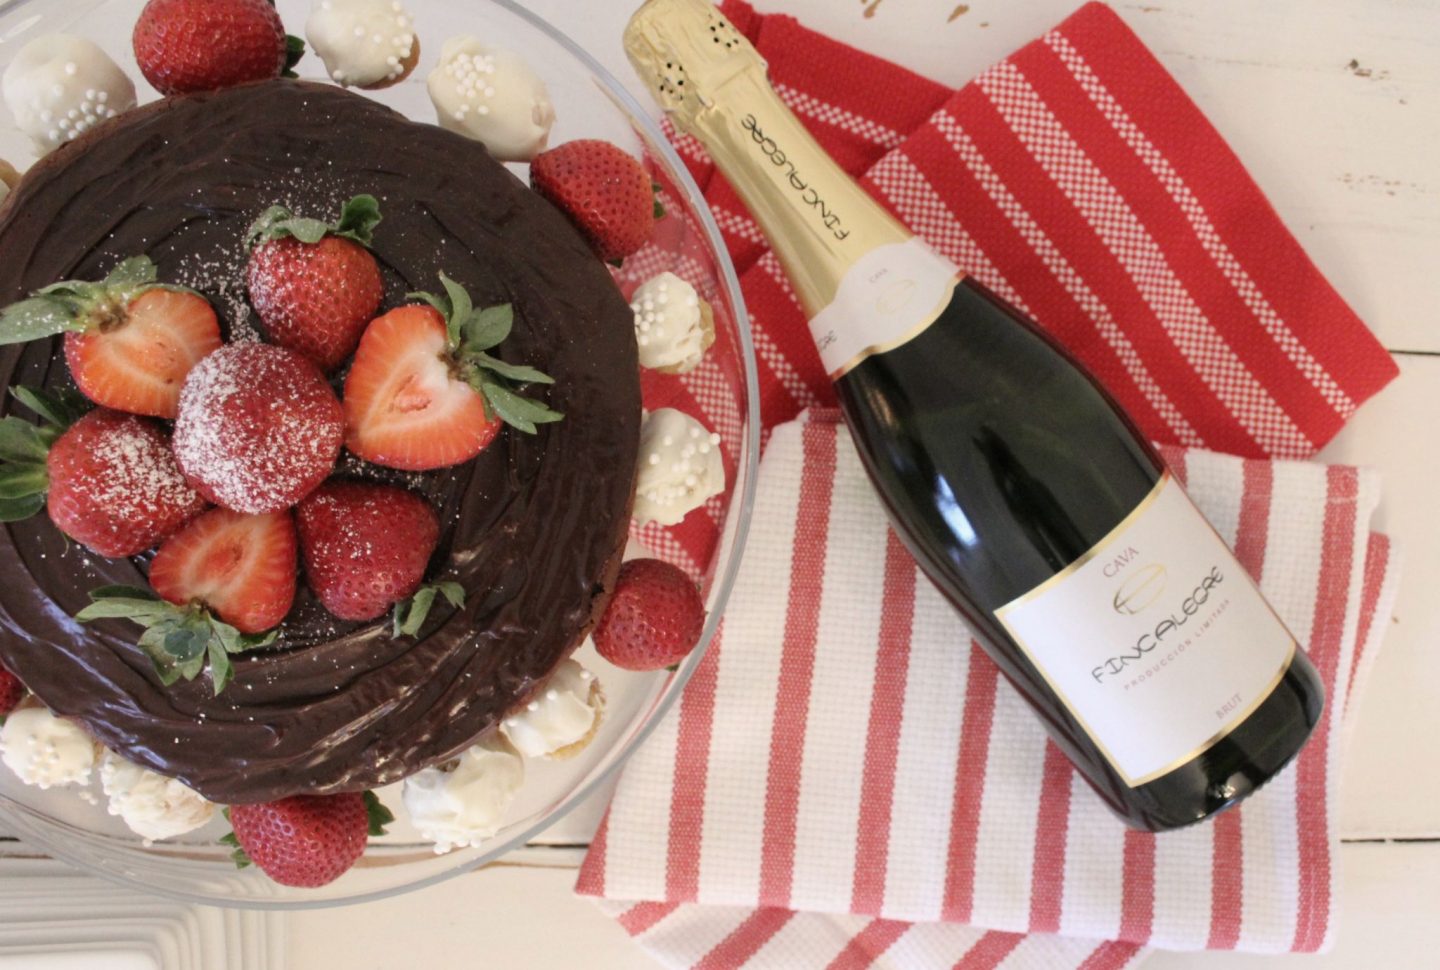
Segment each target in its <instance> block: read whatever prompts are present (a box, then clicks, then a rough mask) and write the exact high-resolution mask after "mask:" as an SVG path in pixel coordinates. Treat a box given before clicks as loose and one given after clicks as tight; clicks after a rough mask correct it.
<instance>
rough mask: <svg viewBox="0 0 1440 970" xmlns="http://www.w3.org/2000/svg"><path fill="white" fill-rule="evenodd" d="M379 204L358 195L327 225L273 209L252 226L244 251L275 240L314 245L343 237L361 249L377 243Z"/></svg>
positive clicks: (269, 209) (276, 208)
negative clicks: (293, 240)
mask: <svg viewBox="0 0 1440 970" xmlns="http://www.w3.org/2000/svg"><path fill="white" fill-rule="evenodd" d="M380 220H381V215H380V202H379V200H377V199H376V198H375V196H373V195H357V196H355V197H354V198H353V199H351V200H350V201H349V202H346V203H345V205H344V207H343V208H341V210H340V218H339V219H337V220H336V221H335V222H333V223H330V222H324V221H322V220H320V219H310V218H307V217H305V216H297V215H295V214H294V213H293V212H291V211H290V210H289V209H287V208H285V207H284V206H283V205H272V206H271V207H270V208H268V209H266V210H265V211H264V212H262V213H260V217H259V218H258V219H256V220H255V221H254V222H253V223H251V224H250V231H249V232H247V233H246V234H245V248H246V249H253V248H254V247H255V246H256V245H258V244H259V243H262V242H268V241H270V240H272V239H285V238H287V237H293V238H295V239H298V240H300V241H301V242H302V243H306V244H308V245H312V246H313V245H314V244H315V243H318V242H319V241H320V240H322V239H324V238H325V237H326V236H340V237H342V238H344V239H350V240H353V241H355V242H357V243H359V244H360V245H362V246H369V245H370V244H371V243H372V242H374V241H375V227H376V226H378V225H380Z"/></svg>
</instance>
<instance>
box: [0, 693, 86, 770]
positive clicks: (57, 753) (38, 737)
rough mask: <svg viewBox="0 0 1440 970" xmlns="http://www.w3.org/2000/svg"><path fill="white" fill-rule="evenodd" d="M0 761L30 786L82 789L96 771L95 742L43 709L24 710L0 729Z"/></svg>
mask: <svg viewBox="0 0 1440 970" xmlns="http://www.w3.org/2000/svg"><path fill="white" fill-rule="evenodd" d="M0 759H3V760H4V762H5V764H6V765H7V766H8V767H9V768H10V770H11V771H13V772H15V774H16V775H17V776H18V777H19V779H20V780H21V781H23V782H24V783H25V784H27V785H34V786H36V787H37V788H52V787H54V786H56V785H83V784H84V783H85V782H87V781H89V780H90V771H91V769H92V768H94V767H95V742H94V741H92V740H91V739H90V736H89V735H88V734H86V733H85V732H84V731H82V730H81V729H80V728H79V726H77V725H76V724H74V723H72V722H70V721H67V720H65V719H64V718H59V717H56V716H55V715H54V714H51V713H50V712H49V711H48V710H47V709H45V708H43V707H22V708H20V709H19V710H16V711H13V712H12V713H11V714H10V715H9V716H8V717H6V718H5V726H4V727H0Z"/></svg>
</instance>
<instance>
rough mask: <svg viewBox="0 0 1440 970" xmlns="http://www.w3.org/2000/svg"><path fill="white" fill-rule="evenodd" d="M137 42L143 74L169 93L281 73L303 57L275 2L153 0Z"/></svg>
mask: <svg viewBox="0 0 1440 970" xmlns="http://www.w3.org/2000/svg"><path fill="white" fill-rule="evenodd" d="M131 42H132V43H133V44H134V47H135V60H136V61H137V62H138V63H139V65H140V72H141V73H142V74H144V75H145V79H146V80H147V81H149V82H150V83H151V84H152V85H154V87H155V90H157V91H159V92H160V93H161V94H166V95H171V94H186V93H188V92H190V91H215V90H218V89H220V88H227V87H231V86H233V85H236V84H244V83H245V82H246V81H263V80H265V79H266V78H273V77H279V76H280V74H281V72H283V71H285V70H286V69H287V67H289V66H290V64H291V63H293V61H294V60H298V59H299V50H294V51H293V53H292V50H291V49H290V46H289V43H288V42H287V38H286V36H285V27H284V25H282V24H281V22H280V14H278V13H276V11H275V6H274V5H273V4H272V3H270V2H269V0H150V2H149V3H147V4H145V8H144V9H143V10H141V11H140V19H139V20H138V21H136V23H135V30H134V33H133V34H132V35H131Z"/></svg>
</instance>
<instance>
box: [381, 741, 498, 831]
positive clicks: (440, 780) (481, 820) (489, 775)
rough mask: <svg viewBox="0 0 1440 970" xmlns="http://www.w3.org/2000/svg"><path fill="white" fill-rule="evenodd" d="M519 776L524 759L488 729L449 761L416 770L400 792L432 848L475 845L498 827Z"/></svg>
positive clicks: (412, 821) (406, 807)
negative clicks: (433, 846)
mask: <svg viewBox="0 0 1440 970" xmlns="http://www.w3.org/2000/svg"><path fill="white" fill-rule="evenodd" d="M524 781H525V762H524V760H523V759H521V757H520V755H518V754H516V753H515V751H514V749H513V748H511V747H510V746H509V745H508V744H506V743H505V740H504V739H503V738H500V737H499V736H497V735H493V734H492V735H490V736H488V737H486V738H484V739H482V740H480V741H477V742H476V743H475V744H472V745H471V746H470V747H468V748H466V749H465V750H464V751H463V752H461V754H460V757H459V758H458V759H456V760H455V761H453V762H451V763H449V764H446V765H442V766H437V767H433V768H425V769H423V770H421V771H417V772H416V773H415V774H413V775H411V776H410V777H409V778H406V779H405V784H404V785H403V786H402V788H401V790H400V797H401V799H402V800H403V801H404V803H405V810H406V811H407V812H409V813H410V824H412V825H414V826H415V830H416V831H417V832H419V833H420V835H421V837H422V838H424V839H426V840H427V841H429V842H433V843H435V852H436V853H437V854H439V853H442V852H449V851H450V850H451V849H453V848H458V847H461V846H477V845H481V844H483V843H484V841H485V840H486V839H488V838H490V837H491V836H492V835H494V834H495V833H496V832H498V831H500V826H501V825H502V824H503V823H504V821H505V813H506V811H508V810H509V808H510V803H511V802H512V801H514V799H515V793H516V792H518V791H519V790H520V785H521V784H522V783H523V782H524Z"/></svg>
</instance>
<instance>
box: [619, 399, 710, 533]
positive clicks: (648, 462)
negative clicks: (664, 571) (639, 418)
mask: <svg viewBox="0 0 1440 970" xmlns="http://www.w3.org/2000/svg"><path fill="white" fill-rule="evenodd" d="M723 491H725V464H724V462H723V461H721V458H720V436H719V435H718V434H714V433H712V432H710V431H707V430H706V429H705V426H704V425H702V424H701V423H700V422H699V421H696V420H695V419H694V418H692V417H690V415H688V414H685V413H683V412H680V411H677V410H675V409H674V408H660V409H658V410H656V411H652V412H650V413H649V414H647V415H645V420H644V422H643V423H642V424H641V426H640V468H639V473H638V475H637V476H636V483H635V512H634V515H635V521H636V522H638V523H640V524H641V525H645V524H646V523H648V522H659V523H660V524H661V525H676V524H678V523H679V522H680V520H681V519H683V518H685V516H686V515H688V514H689V513H690V512H692V511H694V510H695V509H698V508H699V507H700V506H702V505H704V504H705V502H706V501H707V500H709V499H710V498H711V497H713V496H716V495H719V494H720V493H721V492H723Z"/></svg>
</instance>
